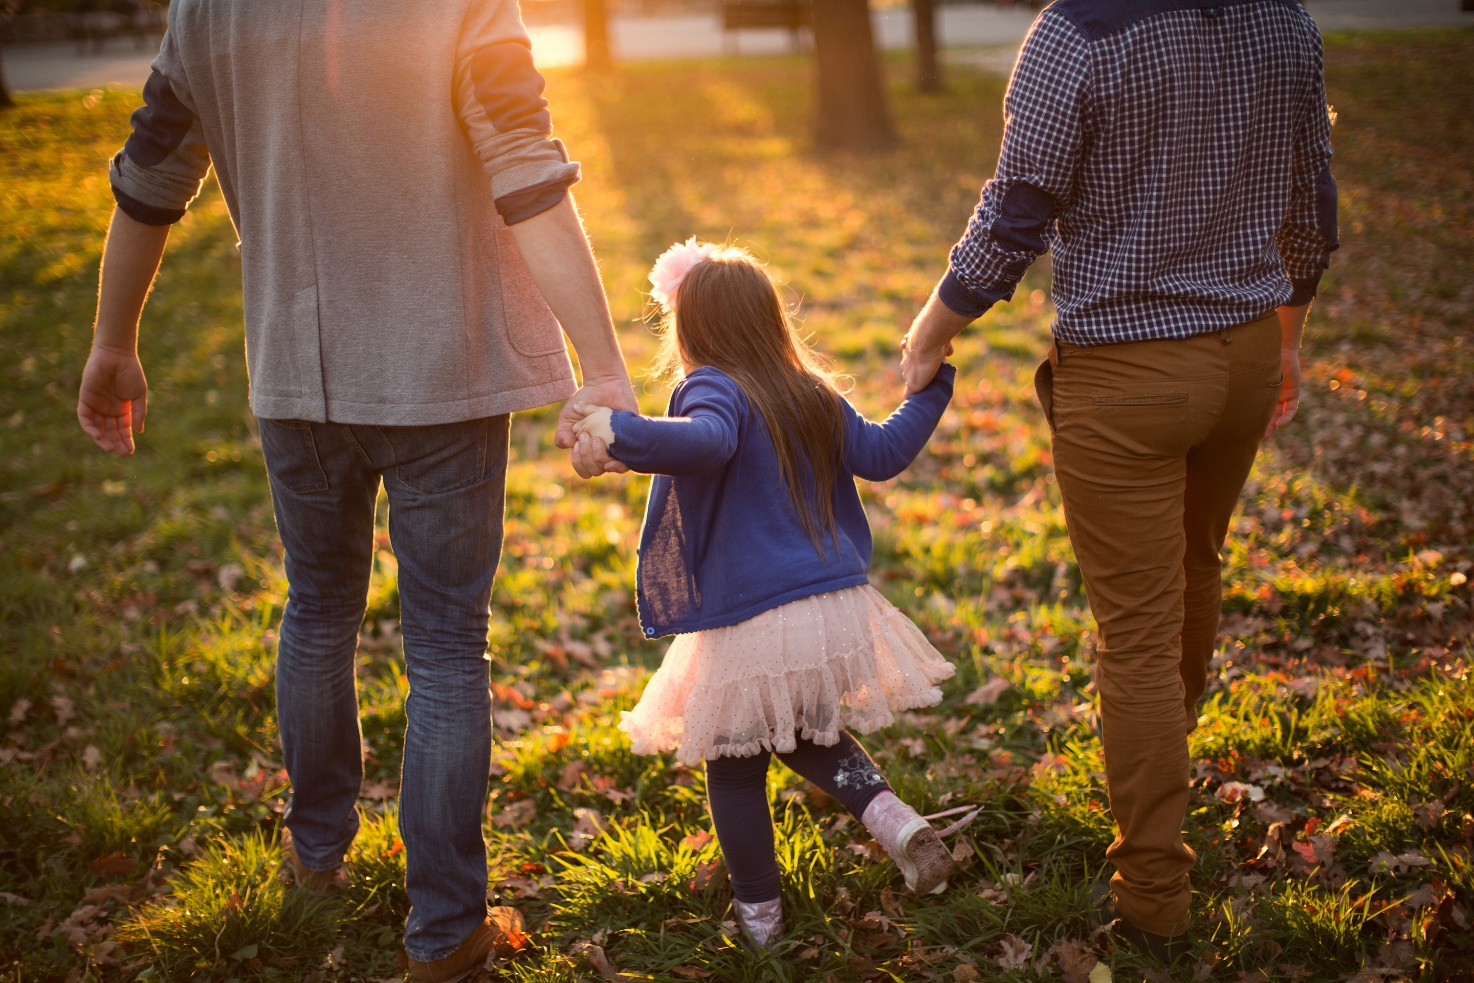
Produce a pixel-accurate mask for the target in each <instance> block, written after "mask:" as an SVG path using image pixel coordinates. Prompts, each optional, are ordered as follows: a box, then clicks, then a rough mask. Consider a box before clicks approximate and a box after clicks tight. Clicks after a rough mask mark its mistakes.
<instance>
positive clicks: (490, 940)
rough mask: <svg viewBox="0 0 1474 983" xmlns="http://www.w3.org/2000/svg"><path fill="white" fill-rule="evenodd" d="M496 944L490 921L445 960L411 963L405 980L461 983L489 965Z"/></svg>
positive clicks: (467, 938)
mask: <svg viewBox="0 0 1474 983" xmlns="http://www.w3.org/2000/svg"><path fill="white" fill-rule="evenodd" d="M496 941H497V932H496V931H495V930H494V929H493V928H492V927H491V919H489V918H488V919H486V920H485V921H483V922H482V923H481V924H480V925H477V926H476V928H475V930H474V931H473V932H472V933H471V934H470V935H468V936H466V939H465V941H464V942H462V943H461V944H460V945H459V946H458V947H456V951H455V952H452V953H451V954H450V955H448V956H446V957H445V958H444V959H436V960H435V961H434V962H428V963H422V962H420V961H419V960H417V959H410V960H409V972H408V973H407V974H406V976H405V978H406V979H408V980H409V983H457V981H458V980H463V979H465V978H466V977H467V976H470V975H471V973H472V971H474V970H477V969H480V968H481V967H482V966H483V965H485V964H486V957H487V956H489V955H491V953H492V950H493V949H495V948H496Z"/></svg>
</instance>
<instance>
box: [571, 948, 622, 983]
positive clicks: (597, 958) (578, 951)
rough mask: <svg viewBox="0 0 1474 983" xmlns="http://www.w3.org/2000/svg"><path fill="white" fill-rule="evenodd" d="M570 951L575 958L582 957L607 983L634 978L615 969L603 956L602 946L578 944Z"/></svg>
mask: <svg viewBox="0 0 1474 983" xmlns="http://www.w3.org/2000/svg"><path fill="white" fill-rule="evenodd" d="M570 951H571V952H572V953H573V954H574V955H575V956H583V957H584V958H585V959H587V960H588V961H589V965H590V966H592V967H594V969H595V970H597V971H598V973H599V975H600V976H602V977H604V979H605V980H606V981H608V983H622V981H624V980H631V979H635V978H636V977H633V976H626V975H625V974H623V973H621V972H620V971H619V970H618V969H616V968H615V966H614V963H612V962H610V960H609V957H608V955H606V954H605V952H604V948H603V946H598V945H594V944H593V943H592V942H578V943H575V944H574V946H573V948H572V949H571V950H570Z"/></svg>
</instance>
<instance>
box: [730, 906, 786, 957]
mask: <svg viewBox="0 0 1474 983" xmlns="http://www.w3.org/2000/svg"><path fill="white" fill-rule="evenodd" d="M732 910H733V911H735V912H736V913H737V924H738V925H741V926H742V930H743V931H744V932H746V933H747V937H748V938H750V939H752V944H753V945H755V946H756V947H757V948H759V949H767V948H771V946H772V945H773V943H775V942H777V941H778V939H780V938H782V936H783V899H782V898H774V899H773V900H772V901H759V902H758V903H757V904H748V903H747V902H746V901H738V900H737V899H736V898H733V899H732Z"/></svg>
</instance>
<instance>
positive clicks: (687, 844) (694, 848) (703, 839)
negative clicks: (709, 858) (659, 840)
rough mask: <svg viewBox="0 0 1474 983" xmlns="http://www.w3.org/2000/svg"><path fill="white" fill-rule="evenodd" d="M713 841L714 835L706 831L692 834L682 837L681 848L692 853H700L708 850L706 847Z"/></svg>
mask: <svg viewBox="0 0 1474 983" xmlns="http://www.w3.org/2000/svg"><path fill="white" fill-rule="evenodd" d="M711 841H712V835H711V834H710V833H708V832H707V831H706V830H701V831H699V832H696V833H690V834H688V835H686V836H683V837H681V848H682V849H683V850H690V851H691V852H692V853H700V852H701V851H702V850H704V849H706V845H707V844H708V843H710V842H711Z"/></svg>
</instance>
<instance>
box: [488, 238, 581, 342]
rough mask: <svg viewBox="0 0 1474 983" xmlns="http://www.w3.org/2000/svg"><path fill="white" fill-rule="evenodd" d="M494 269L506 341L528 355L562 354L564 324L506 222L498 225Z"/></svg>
mask: <svg viewBox="0 0 1474 983" xmlns="http://www.w3.org/2000/svg"><path fill="white" fill-rule="evenodd" d="M496 239H497V273H498V275H499V277H500V279H501V286H502V324H503V326H504V328H505V330H506V332H507V341H508V342H509V343H510V344H511V346H512V348H513V349H515V350H516V351H517V352H518V354H521V355H526V356H528V357H529V358H540V357H543V356H546V355H562V354H563V353H564V352H566V351H567V349H566V348H565V347H564V343H563V328H562V326H561V325H559V324H558V319H557V318H556V317H554V316H553V311H552V309H551V308H549V307H548V302H547V300H545V299H544V298H543V295H542V291H540V290H538V288H537V283H536V282H535V281H534V280H533V279H532V271H531V270H529V269H528V268H527V264H526V262H524V261H523V259H522V251H521V250H520V249H518V248H517V239H516V237H515V236H513V235H512V230H511V229H508V228H506V227H505V226H503V227H501V228H499V229H497V232H496Z"/></svg>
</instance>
